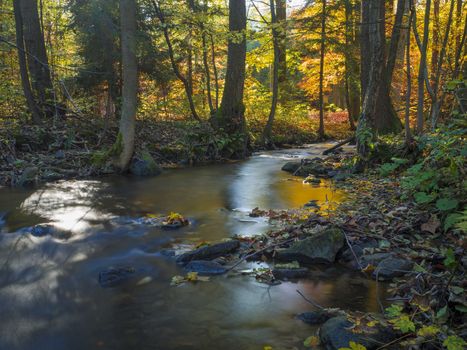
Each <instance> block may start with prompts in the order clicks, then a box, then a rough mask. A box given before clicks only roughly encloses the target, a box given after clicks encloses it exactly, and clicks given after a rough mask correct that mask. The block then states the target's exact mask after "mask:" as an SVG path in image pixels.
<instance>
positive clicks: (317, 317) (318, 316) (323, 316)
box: [297, 311, 334, 325]
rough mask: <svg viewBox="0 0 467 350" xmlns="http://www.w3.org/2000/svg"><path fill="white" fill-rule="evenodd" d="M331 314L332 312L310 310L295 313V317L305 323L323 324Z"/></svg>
mask: <svg viewBox="0 0 467 350" xmlns="http://www.w3.org/2000/svg"><path fill="white" fill-rule="evenodd" d="M333 316H334V315H333V314H331V313H330V312H327V311H310V312H303V313H301V314H299V315H297V319H299V320H300V321H303V322H304V323H306V324H310V325H317V324H323V323H324V322H326V321H327V320H329V319H330V318H331V317H333Z"/></svg>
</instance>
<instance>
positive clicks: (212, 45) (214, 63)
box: [209, 34, 219, 111]
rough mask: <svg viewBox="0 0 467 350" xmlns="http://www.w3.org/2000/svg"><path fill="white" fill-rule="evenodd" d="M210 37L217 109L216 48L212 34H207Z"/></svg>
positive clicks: (217, 107) (217, 75) (217, 76)
mask: <svg viewBox="0 0 467 350" xmlns="http://www.w3.org/2000/svg"><path fill="white" fill-rule="evenodd" d="M209 37H210V39H211V60H212V72H213V73H214V87H215V90H216V91H215V96H216V111H217V110H218V109H219V74H218V73H217V65H216V50H215V46H214V38H213V36H212V34H211V35H210V36H209Z"/></svg>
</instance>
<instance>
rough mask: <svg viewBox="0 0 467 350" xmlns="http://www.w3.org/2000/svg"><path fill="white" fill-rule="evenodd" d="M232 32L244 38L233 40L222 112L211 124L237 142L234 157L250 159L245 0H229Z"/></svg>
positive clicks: (230, 46) (229, 46) (233, 151)
mask: <svg viewBox="0 0 467 350" xmlns="http://www.w3.org/2000/svg"><path fill="white" fill-rule="evenodd" d="M229 31H230V33H231V34H233V35H236V36H238V35H241V38H242V39H240V40H238V38H236V40H234V39H232V38H230V40H229V45H228V52H227V71H226V75H225V84H224V93H223V95H222V102H221V106H220V109H219V110H218V111H217V113H216V114H215V115H214V116H213V118H211V122H212V124H213V126H214V127H215V128H216V129H222V130H223V131H224V132H226V133H227V134H228V135H229V136H232V137H233V138H234V139H235V140H236V141H235V143H234V144H232V147H231V148H232V154H231V156H234V157H240V158H243V157H245V156H246V155H247V145H248V135H247V132H246V122H245V106H244V104H243V90H244V84H245V59H246V37H245V31H246V4H245V0H229Z"/></svg>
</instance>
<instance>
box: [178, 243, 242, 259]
mask: <svg viewBox="0 0 467 350" xmlns="http://www.w3.org/2000/svg"><path fill="white" fill-rule="evenodd" d="M239 246H240V242H239V241H237V240H235V239H233V240H230V241H226V242H220V243H216V244H213V245H208V246H204V247H201V248H198V249H195V250H192V251H190V252H187V253H184V254H181V255H179V256H178V257H177V262H178V263H182V264H186V263H188V262H190V261H192V260H212V259H215V258H217V257H219V256H222V255H224V254H228V253H231V252H233V251H234V250H236V249H238V247H239Z"/></svg>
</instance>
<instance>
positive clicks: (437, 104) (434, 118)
mask: <svg viewBox="0 0 467 350" xmlns="http://www.w3.org/2000/svg"><path fill="white" fill-rule="evenodd" d="M454 5H455V0H451V6H450V8H449V15H448V22H447V23H446V31H445V33H444V37H443V42H442V46H441V52H440V53H439V57H436V59H437V61H436V62H433V63H435V64H436V69H435V72H434V74H432V77H433V78H434V81H433V95H432V100H433V101H432V105H431V128H432V129H433V130H434V129H435V128H436V124H437V122H438V118H439V113H440V110H441V105H442V102H443V101H444V93H442V95H441V97H439V96H438V93H439V84H440V80H441V73H442V66H443V62H444V56H445V55H446V49H447V46H448V40H449V36H450V32H451V26H452V19H453V13H454ZM437 56H438V55H437Z"/></svg>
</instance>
